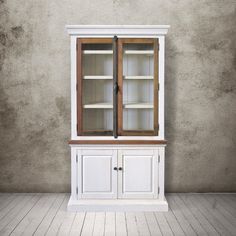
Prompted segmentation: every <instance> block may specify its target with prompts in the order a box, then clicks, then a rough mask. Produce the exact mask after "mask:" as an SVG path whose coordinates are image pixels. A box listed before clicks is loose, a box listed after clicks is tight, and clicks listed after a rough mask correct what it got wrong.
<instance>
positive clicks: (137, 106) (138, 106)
mask: <svg viewBox="0 0 236 236" xmlns="http://www.w3.org/2000/svg"><path fill="white" fill-rule="evenodd" d="M123 107H124V108H133V109H150V108H153V104H152V103H127V104H124V105H123Z"/></svg>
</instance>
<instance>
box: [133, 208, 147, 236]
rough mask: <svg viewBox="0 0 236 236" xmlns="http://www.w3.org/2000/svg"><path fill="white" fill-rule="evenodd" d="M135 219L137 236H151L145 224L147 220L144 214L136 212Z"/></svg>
mask: <svg viewBox="0 0 236 236" xmlns="http://www.w3.org/2000/svg"><path fill="white" fill-rule="evenodd" d="M135 219H136V222H137V228H138V233H139V235H147V236H148V235H150V236H151V232H150V230H149V228H148V224H147V220H146V217H145V215H144V212H136V213H135Z"/></svg>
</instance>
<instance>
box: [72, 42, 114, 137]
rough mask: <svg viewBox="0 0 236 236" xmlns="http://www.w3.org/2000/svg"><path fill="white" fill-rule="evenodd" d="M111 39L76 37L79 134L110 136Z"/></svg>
mask: <svg viewBox="0 0 236 236" xmlns="http://www.w3.org/2000/svg"><path fill="white" fill-rule="evenodd" d="M113 41H114V40H113V39H112V38H78V39H77V134H78V135H93V136H94V135H113V77H114V72H115V71H113V64H114V59H113V57H114V45H113V44H114V43H113Z"/></svg>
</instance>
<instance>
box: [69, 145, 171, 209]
mask: <svg viewBox="0 0 236 236" xmlns="http://www.w3.org/2000/svg"><path fill="white" fill-rule="evenodd" d="M71 148H72V152H71V153H72V155H71V162H72V178H71V181H72V185H71V186H72V194H71V198H70V201H69V204H68V209H69V210H76V211H122V210H124V211H139V210H140V211H141V210H142V211H155V210H156V211H166V210H167V209H168V204H167V202H166V200H165V198H164V171H163V169H164V159H165V156H164V145H158V146H157V145H149V146H141V145H140V146H139V147H134V146H133V145H119V146H114V145H96V147H94V146H90V145H73V146H72V147H71Z"/></svg>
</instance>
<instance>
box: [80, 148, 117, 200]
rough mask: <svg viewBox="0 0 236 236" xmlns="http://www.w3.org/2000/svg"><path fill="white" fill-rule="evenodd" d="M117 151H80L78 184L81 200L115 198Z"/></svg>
mask: <svg viewBox="0 0 236 236" xmlns="http://www.w3.org/2000/svg"><path fill="white" fill-rule="evenodd" d="M115 167H117V151H116V150H82V152H81V156H80V163H79V168H80V170H81V173H80V174H79V176H78V178H79V180H78V183H79V184H80V185H81V188H79V190H80V191H81V194H79V195H80V196H81V198H117V170H114V168H115Z"/></svg>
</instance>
